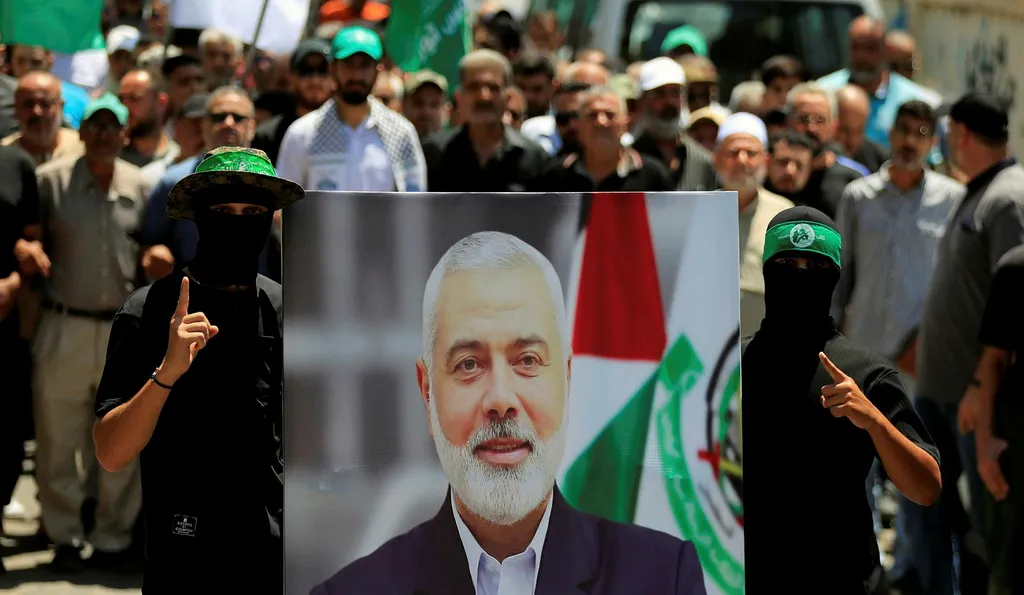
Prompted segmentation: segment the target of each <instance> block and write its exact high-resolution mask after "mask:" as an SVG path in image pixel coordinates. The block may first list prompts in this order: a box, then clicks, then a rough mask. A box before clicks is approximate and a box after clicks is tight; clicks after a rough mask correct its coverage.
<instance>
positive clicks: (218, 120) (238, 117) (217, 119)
mask: <svg viewBox="0 0 1024 595" xmlns="http://www.w3.org/2000/svg"><path fill="white" fill-rule="evenodd" d="M228 116H231V119H232V120H234V121H235V124H241V123H243V122H246V121H248V120H249V119H250V117H249V116H243V115H242V114H236V113H234V112H220V113H216V114H210V115H209V116H207V118H209V119H210V121H211V122H213V123H214V124H223V123H224V122H226V121H227V119H228Z"/></svg>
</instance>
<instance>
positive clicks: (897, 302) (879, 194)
mask: <svg viewBox="0 0 1024 595" xmlns="http://www.w3.org/2000/svg"><path fill="white" fill-rule="evenodd" d="M964 192H965V188H964V186H963V185H962V184H960V183H959V182H957V181H956V180H954V179H952V178H948V177H946V176H944V175H942V174H939V173H935V172H933V171H927V170H926V171H925V173H924V178H922V180H921V183H920V184H918V185H917V187H915V188H913V189H911V190H910V191H909V192H907V193H906V194H904V193H903V192H902V191H901V190H900V189H899V188H897V187H896V186H893V185H892V183H891V181H890V179H889V164H888V163H886V164H884V165H883V166H882V168H881V169H880V170H879V171H878V173H874V174H871V175H869V176H867V177H864V178H860V179H859V180H854V181H853V182H850V183H849V184H848V185H847V186H846V189H845V190H844V191H843V196H842V199H841V200H840V202H839V209H838V211H837V212H836V226H837V228H838V229H839V233H840V234H841V235H842V238H843V274H842V277H840V280H839V285H838V286H837V287H836V291H835V293H834V294H833V299H832V316H833V318H835V320H836V325H838V326H842V325H843V324H844V323H845V328H843V334H845V335H846V336H847V337H849V338H850V339H852V340H853V341H854V342H856V343H858V344H860V345H862V346H864V347H867V348H868V349H870V350H872V351H874V352H875V353H878V354H880V355H883V356H886V357H888V358H893V359H894V358H896V357H898V356H899V355H900V352H901V350H902V348H903V346H904V345H905V343H906V340H907V338H908V337H909V336H910V335H911V333H912V332H914V331H915V330H916V329H917V327H918V324H920V321H921V314H922V312H923V311H924V299H925V295H926V293H927V292H928V283H929V282H930V281H931V278H932V270H933V263H934V260H935V251H936V248H937V246H938V244H939V239H940V238H941V237H942V234H943V231H944V230H945V226H946V221H947V219H949V215H950V213H951V212H952V210H953V208H955V207H956V205H957V204H959V202H960V200H961V199H962V198H963V196H964Z"/></svg>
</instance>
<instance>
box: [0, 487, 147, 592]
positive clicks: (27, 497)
mask: <svg viewBox="0 0 1024 595" xmlns="http://www.w3.org/2000/svg"><path fill="white" fill-rule="evenodd" d="M14 499H15V500H17V501H18V502H20V503H21V504H22V505H23V506H24V512H23V514H20V515H18V518H6V517H5V518H4V519H3V533H2V535H0V557H2V559H3V564H4V567H5V568H7V572H6V573H0V593H3V594H4V595H115V594H116V595H128V594H131V595H141V593H142V590H141V587H142V575H141V574H140V575H138V576H125V575H117V574H105V573H101V572H97V571H93V570H84V571H81V572H76V573H74V574H57V573H55V572H53V571H52V570H51V569H50V566H49V564H50V562H51V561H52V560H53V546H52V545H50V544H49V543H48V542H47V541H46V540H45V539H44V538H40V537H37V532H38V531H39V503H38V502H37V501H36V484H35V480H33V479H32V476H31V475H23V476H22V477H21V479H20V480H19V481H18V485H17V487H16V488H15V489H14ZM88 554H91V551H90V550H89V549H88V547H87V549H86V550H85V551H84V555H88Z"/></svg>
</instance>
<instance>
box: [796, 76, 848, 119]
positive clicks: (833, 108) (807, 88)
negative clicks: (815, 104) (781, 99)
mask: <svg viewBox="0 0 1024 595" xmlns="http://www.w3.org/2000/svg"><path fill="white" fill-rule="evenodd" d="M801 95H820V96H821V97H824V98H825V99H827V100H828V106H829V111H830V112H831V114H832V119H833V120H835V119H836V118H838V117H839V102H838V101H837V100H836V94H835V93H834V92H833V91H832V89H829V88H828V87H823V86H821V85H819V84H818V83H800V84H799V85H797V86H795V87H793V88H792V89H790V91H789V94H788V95H786V113H787V114H791V113H793V107H794V106H795V105H796V100H797V99H799V98H800V96H801Z"/></svg>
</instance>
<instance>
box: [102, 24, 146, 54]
mask: <svg viewBox="0 0 1024 595" xmlns="http://www.w3.org/2000/svg"><path fill="white" fill-rule="evenodd" d="M140 37H142V34H141V33H139V30H138V29H136V28H135V27H132V26H130V25H118V26H117V27H114V28H113V29H111V30H110V33H107V54H108V55H109V54H113V53H114V52H118V51H121V50H124V51H126V52H131V51H134V50H135V46H136V45H138V43H139V38H140Z"/></svg>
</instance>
